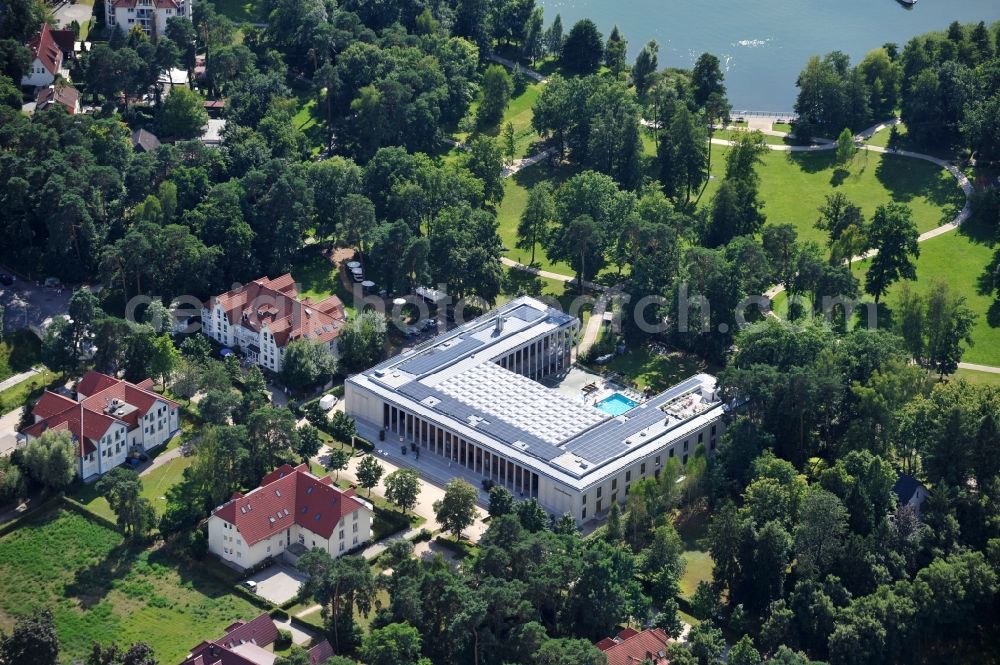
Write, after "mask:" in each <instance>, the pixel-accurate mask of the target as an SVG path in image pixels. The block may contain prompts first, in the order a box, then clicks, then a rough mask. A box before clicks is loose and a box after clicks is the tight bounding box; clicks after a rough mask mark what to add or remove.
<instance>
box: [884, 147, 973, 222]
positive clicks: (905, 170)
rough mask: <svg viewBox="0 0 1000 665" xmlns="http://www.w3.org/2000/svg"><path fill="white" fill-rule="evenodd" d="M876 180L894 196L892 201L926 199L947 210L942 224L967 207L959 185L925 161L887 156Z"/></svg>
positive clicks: (905, 201)
mask: <svg viewBox="0 0 1000 665" xmlns="http://www.w3.org/2000/svg"><path fill="white" fill-rule="evenodd" d="M875 177H876V178H878V181H879V182H880V183H881V184H882V186H883V187H885V188H886V190H888V191H889V193H890V194H892V200H893V201H896V202H898V203H909V202H910V201H912V200H913V199H914V198H916V197H923V198H925V199H927V200H928V201H930V202H931V203H933V204H934V205H936V206H939V207H941V208H944V212H943V214H942V216H941V223H945V222H950V221H951V220H953V219H954V218H955V215H957V214H958V212H959V211H960V210H961V209H962V206H964V205H965V195H964V194H963V193H962V188H961V187H959V185H958V182H957V181H956V180H955V179H954V178H953V177H951V175H950V174H948V173H946V172H944V170H943V169H941V168H940V167H938V166H936V165H934V164H932V163H930V162H925V161H923V160H919V159H915V158H912V157H902V156H899V155H883V156H882V160H881V162H879V165H878V168H876V169H875Z"/></svg>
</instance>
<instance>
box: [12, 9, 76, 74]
mask: <svg viewBox="0 0 1000 665" xmlns="http://www.w3.org/2000/svg"><path fill="white" fill-rule="evenodd" d="M75 38H76V37H75V36H74V35H73V31H72V30H53V29H52V28H51V27H49V24H48V23H43V24H42V29H41V30H40V31H39V32H38V34H37V35H35V37H34V39H32V40H31V41H30V42H28V44H27V46H28V49H29V50H30V51H31V56H32V59H31V67H29V68H28V73H27V74H25V75H24V76H22V77H21V85H22V86H25V87H28V86H31V87H36V88H38V87H44V86H50V85H52V83H53V81H55V80H56V76H57V75H62V77H63V78H69V70H68V69H67V68H66V67H65V60H66V58H67V57H71V56H72V54H73V40H74V39H75Z"/></svg>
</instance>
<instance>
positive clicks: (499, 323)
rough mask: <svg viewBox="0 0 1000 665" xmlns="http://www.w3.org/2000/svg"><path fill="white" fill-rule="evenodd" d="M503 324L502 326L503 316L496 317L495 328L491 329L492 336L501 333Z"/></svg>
mask: <svg viewBox="0 0 1000 665" xmlns="http://www.w3.org/2000/svg"><path fill="white" fill-rule="evenodd" d="M503 324H504V317H503V316H498V317H497V325H496V328H494V329H493V336H494V337H495V336H497V335H499V334H500V333H502V332H503Z"/></svg>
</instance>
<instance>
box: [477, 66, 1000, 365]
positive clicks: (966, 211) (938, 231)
mask: <svg viewBox="0 0 1000 665" xmlns="http://www.w3.org/2000/svg"><path fill="white" fill-rule="evenodd" d="M489 59H490V60H492V61H493V62H497V63H499V64H501V65H504V66H505V67H508V68H511V69H513V68H514V67H515V66H520V65H517V64H516V63H514V62H513V61H511V60H509V59H507V58H503V57H501V56H498V55H491V56H489ZM520 67H521V70H522V71H524V73H525V75H526V76H528V77H529V78H531V79H533V80H535V81H539V82H541V83H546V82H547V81H548V79H546V78H545V77H544V76H542V75H541V74H539V73H538V72H536V71H534V70H532V69H528V68H527V67H524V66H520ZM743 115H748V114H747V112H743ZM748 117H749V120H748V125H750V126H751V127H752V128H754V129H756V130H757V131H760V132H761V133H762V134H766V135H768V136H780V137H791V138H794V135H793V134H788V133H786V132H779V131H776V130H774V129H771V127H772V124H773V122H774V121H775V118H772V117H770V114H764V115H762V116H760V117H757V116H754V115H753V114H752V113H750V114H749V115H748ZM775 117H777V116H775ZM751 121H752V122H751ZM639 122H640V124H641V125H642V126H644V127H655V126H656V123H654V122H652V121H650V120H646V119H645V118H642V119H640V121H639ZM899 122H900V120H899V118H892V119H890V120H886V121H884V122H879V123H876V124H875V125H872V126H871V127H868V128H867V129H864V130H862V131H860V132H858V133H857V134H855V140H856V141H868V140H870V139H871V137H872V136H874V135H875V134H877V133H879V132H881V131H884V130H886V129H889V128H891V127H892V126H894V125H897V124H899ZM813 140H814V141H816V144H814V145H804V146H803V145H773V144H768V146H767V147H768V149H769V150H774V151H776V152H820V151H823V150H834V149H836V147H837V144H836V142H835V141H832V140H830V139H825V138H814V139H813ZM712 143H713V144H714V145H724V146H731V145H732V144H733V142H732V141H727V140H726V139H717V138H713V139H712ZM858 149H860V150H867V151H869V152H875V153H879V154H884V155H899V156H901V157H910V158H912V159H922V160H924V161H927V162H931V163H932V164H936V165H937V166H939V167H941V168H943V169H945V170H946V171H948V173H950V174H951V175H952V177H954V178H955V180H956V181H957V182H958V185H959V187H961V188H962V192H963V193H964V194H965V205H964V206H963V207H962V210H961V211H959V213H958V214H957V215H956V216H955V218H954V219H952V220H951V221H950V222H946V223H945V224H942V225H940V226H938V227H936V228H933V229H931V230H930V231H926V232H924V233H922V234H920V236H919V238H918V239H917V241H918V242H924V241H925V240H929V239H931V238H936V237H937V236H939V235H943V234H945V233H949V232H951V231H954V230H955V229H957V228H958V227H959V226H961V225H962V223H963V222H965V221H966V220H967V219H968V218H969V215H970V214H971V200H970V197H971V196H972V192H973V187H972V183H971V182H969V179H968V177H967V176H966V175H965V174H964V173H962V171H961V169H959V168H958V167H957V166H955V165H954V164H952V163H951V162H949V161H947V160H944V159H941V158H939V157H934V156H933V155H928V154H925V153H922V152H914V151H912V150H898V149H896V150H890V149H888V148H882V147H880V146H874V145H867V144H863V143H862V144H861V145H858ZM539 161H540V160H539ZM532 163H537V162H532ZM527 166H531V164H524V165H522V166H521V167H520V168H525V167H527ZM518 170H520V169H518ZM875 254H876V251H875V250H870V251H868V252H865V253H864V254H861V255H858V256H855V257H852V258H851V261H850V262H851V263H854V262H855V261H862V260H864V259H868V258H871V257H872V256H875ZM502 261H503V262H504V264H505V265H508V266H511V267H514V268H519V269H522V270H528V271H531V272H536V273H537V274H539V275H541V276H542V277H547V278H549V279H556V280H560V281H564V282H568V281H571V280H572V279H573V278H572V277H569V276H567V275H560V274H558V273H553V272H548V271H538V270H535V269H532V268H530V267H529V266H525V265H524V264H521V263H517V262H516V261H512V260H510V259H507V258H504V259H502ZM584 285H585V286H587V287H588V288H591V285H590V284H589V283H587V282H585V283H584ZM783 290H784V287H782V286H780V285H777V286H773V287H771V288H770V289H768V290H767V291H766V292H765V295H766V296H767V297H769V298H771V299H773V298H774V297H775V296H777V295H778V294H779V293H781V292H782V291H783ZM595 310H596V308H595ZM591 321H593V316H592V317H591ZM589 328H590V326H588V330H587V333H589V332H591V331H590V330H589ZM597 330H598V331H599V330H600V328H599V327H598V328H597ZM584 339H585V340H586V339H587V334H586V333H585V335H584ZM594 339H596V333H595V336H594ZM591 344H593V342H592V341H591ZM583 348H584V344H583V340H582V341H581V344H580V350H579V352H580V353H583V352H584V350H583ZM586 348H587V349H589V348H590V345H589V344H588V345H587V346H586ZM958 366H959V367H960V368H962V369H968V370H973V371H977V372H990V373H993V374H1000V367H992V366H990V365H978V364H975V363H959V364H958Z"/></svg>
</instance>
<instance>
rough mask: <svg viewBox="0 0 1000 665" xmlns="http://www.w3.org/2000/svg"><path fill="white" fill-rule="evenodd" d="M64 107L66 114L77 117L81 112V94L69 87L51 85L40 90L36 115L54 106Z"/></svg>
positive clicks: (36, 99) (36, 98)
mask: <svg viewBox="0 0 1000 665" xmlns="http://www.w3.org/2000/svg"><path fill="white" fill-rule="evenodd" d="M57 105H59V106H62V107H63V108H64V109H66V113H68V114H70V115H76V114H77V113H79V112H80V93H79V91H78V90H77V89H76V88H74V87H72V86H68V85H50V86H48V87H46V88H40V89H39V90H38V95H36V96H35V113H38V112H39V111H44V110H45V109H47V108H50V107H52V106H57Z"/></svg>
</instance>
